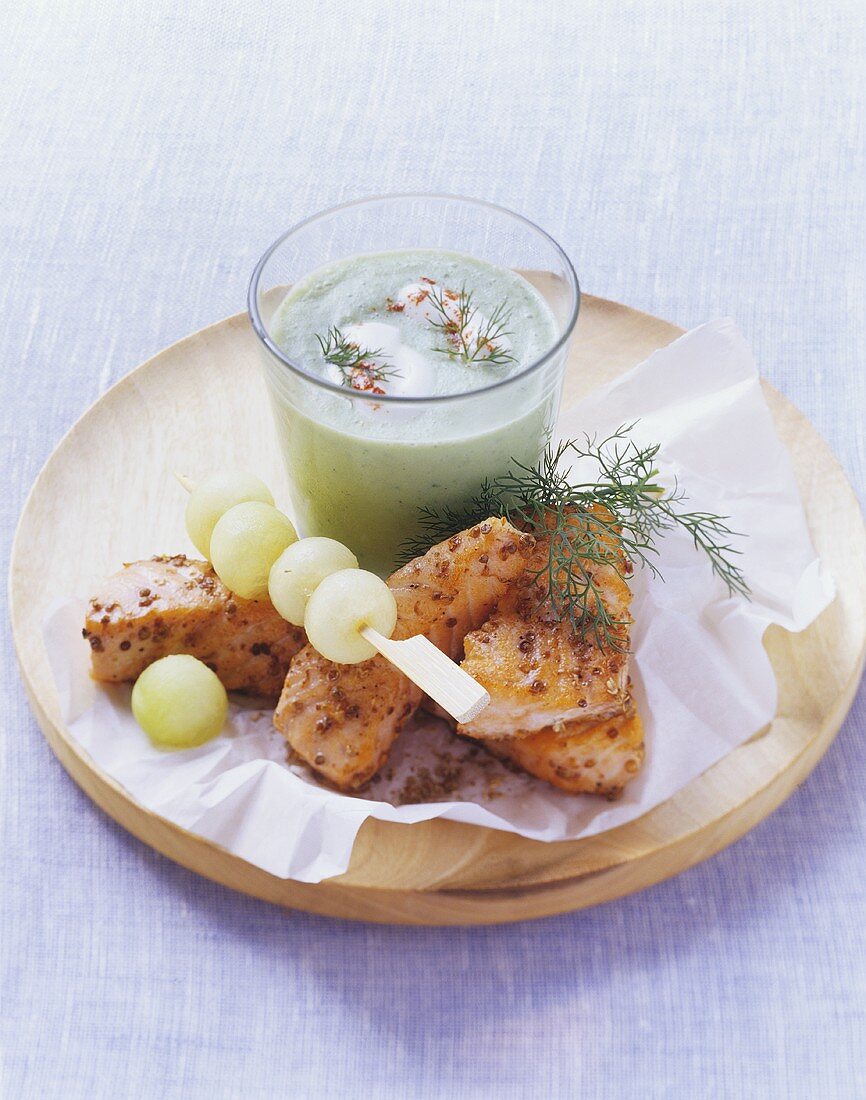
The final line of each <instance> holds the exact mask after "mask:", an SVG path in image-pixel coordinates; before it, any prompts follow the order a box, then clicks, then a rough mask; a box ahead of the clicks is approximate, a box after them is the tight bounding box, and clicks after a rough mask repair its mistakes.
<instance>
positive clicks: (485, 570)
mask: <svg viewBox="0 0 866 1100" xmlns="http://www.w3.org/2000/svg"><path fill="white" fill-rule="evenodd" d="M534 544H535V540H534V539H533V538H532V537H531V536H529V535H524V534H521V532H520V531H518V530H516V529H515V528H514V527H512V526H511V524H509V523H507V522H506V521H505V520H501V519H490V520H487V521H485V522H484V523H479V524H477V525H476V526H474V527H472V528H469V529H468V530H466V531H462V532H461V533H460V534H458V535H454V536H453V537H452V538H450V539H448V540H446V541H445V542H442V543H440V544H439V545H437V546H434V547H433V548H432V549H431V550H429V551H428V552H427V553H426V554H424V555H423V557H419V558H415V559H414V560H413V561H411V562H409V564H408V565H405V566H403V567H402V568H401V569H398V570H397V571H396V572H395V573H394V574H393V575H392V576H391V577H390V578H389V580H388V585H389V587H390V588H391V591H392V592H393V593H394V597H395V599H396V601H397V626H396V628H395V630H394V634H393V637H394V638H395V639H397V640H400V639H403V638H409V637H412V636H413V635H416V634H424V635H426V636H427V637H428V638H429V639H430V640H431V641H432V642H433V643H434V644H435V645H436V646H438V647H439V648H440V649H441V650H442V651H443V652H444V653H447V654H448V656H449V657H451V658H452V659H456V660H459V659H460V657H461V656H462V653H463V638H464V637H465V635H466V633H467V632H468V631H470V630H472V629H473V628H475V627H477V626H480V625H481V623H483V622H485V621H486V620H487V619H488V618H489V616H490V615H491V613H492V612H493V610H494V608H495V607H496V604H497V602H498V601H499V600H500V599H502V598H503V596H504V595H505V594H506V593H507V591H508V590H509V586H510V585H511V584H513V582H514V581H515V580H516V579H517V578H518V577H519V576H520V575H521V574H522V573H523V570H524V568H525V565H526V561H527V558H528V556H529V554H530V552H531V550H532V548H533V546H534ZM421 701H422V694H421V691H420V690H419V689H418V688H417V687H416V686H415V685H414V684H413V683H412V682H411V681H410V680H409V679H408V678H407V677H405V676H404V675H403V674H402V673H401V672H398V671H397V670H396V669H395V668H394V667H393V665H391V664H389V663H388V662H387V661H386V660H385V659H384V658H383V657H378V656H377V657H373V658H372V659H371V660H369V661H363V662H361V663H360V664H357V665H340V664H334V663H333V662H331V661H328V660H326V659H325V658H324V657H322V656H321V655H320V654H319V653H317V652H316V651H315V650H314V649H313V648H312V646H309V645H308V646H306V647H305V648H304V649H302V650H301V652H300V653H298V654H297V656H296V657H295V658H294V659H293V660H292V663H291V667H290V669H289V673H288V676H287V677H286V682H285V686H284V688H283V693H282V696H281V697H280V702H279V705H278V707H277V710H276V713H275V715H274V725H275V726H276V728H277V729H278V730H279V731H280V733H282V734H283V736H284V737H285V738H286V740H287V742H288V744H289V746H290V748H291V749H292V751H293V752H294V754H295V755H296V756H297V757H299V758H300V759H302V760H303V761H305V762H306V763H307V764H308V765H309V766H310V767H311V768H312V769H313V770H314V771H315V772H317V773H318V774H319V775H320V776H322V777H323V778H325V779H327V780H328V781H329V782H330V783H332V784H333V785H334V786H336V787H339V788H340V789H341V790H347V791H348V790H357V789H358V788H359V787H362V786H363V785H364V784H365V783H367V782H368V781H369V780H370V779H371V778H372V777H373V776H374V775H375V774H376V772H377V771H378V770H379V769H380V768H381V767H382V765H383V764H384V763H385V760H386V759H387V756H388V752H389V750H390V748H391V745H392V744H393V743H394V740H395V739H396V737H397V735H398V734H399V732H400V730H401V729H402V728H403V726H404V725H405V724H406V721H407V720H408V719H409V717H410V716H411V715H412V714H413V713H414V712H415V710H416V709H417V708H418V706H419V705H420V704H421Z"/></svg>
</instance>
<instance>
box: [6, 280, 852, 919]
mask: <svg viewBox="0 0 866 1100" xmlns="http://www.w3.org/2000/svg"><path fill="white" fill-rule="evenodd" d="M678 335H680V330H679V329H677V328H675V327H674V326H673V325H670V324H668V323H667V322H665V321H661V320H658V319H656V318H653V317H648V316H646V315H645V314H641V313H638V312H636V311H635V310H632V309H628V308H626V307H625V306H622V305H618V304H616V303H615V302H608V301H605V300H603V299H599V298H590V297H587V298H585V299H584V302H583V308H582V311H581V319H580V324H579V327H578V331H577V336H576V339H575V341H574V351H573V354H572V358H571V363H570V370H569V377H568V381H567V387H566V388H567V393H566V404H570V403H572V402H573V401H574V400H575V399H576V398H577V397H579V396H580V395H581V394H582V393H584V392H585V391H587V390H588V389H590V388H592V387H593V386H595V385H597V384H599V383H600V382H603V381H606V380H608V379H610V378H613V377H615V376H616V375H618V374H619V373H621V372H622V371H623V370H625V369H627V368H628V367H631V366H633V365H634V364H635V363H637V362H639V361H640V360H641V359H643V358H645V357H646V356H647V355H648V354H649V353H650V352H652V351H654V350H655V349H656V348H659V347H663V346H664V345H666V344H668V343H670V341H671V340H673V339H675V338H676V337H677V336H678ZM766 392H767V398H768V400H769V403H770V407H771V408H772V410H773V415H774V417H775V420H776V425H777V428H778V430H779V433H780V435H781V437H782V439H783V440H784V441H785V443H786V445H787V446H788V448H789V449H790V451H791V454H792V456H793V460H794V465H795V469H796V472H797V477H798V479H799V483H800V488H801V491H802V494H803V499H804V501H805V504H806V509H807V512H808V516H809V523H810V526H811V530H812V535H813V537H814V540H815V544H816V547H817V549H818V551H819V553H820V554H821V556H822V557H823V558H824V560H825V561H826V563H827V564H828V566H829V567H830V568H831V569H832V571H833V573H834V575H835V577H836V579H837V583H838V584H839V596H838V598H837V600H836V601H835V603H834V604H833V605H832V606H831V607H830V608H828V609H827V611H826V612H825V613H824V614H823V615H822V616H821V617H820V619H819V620H818V621H817V622H816V623H814V624H813V625H812V626H811V627H810V628H809V630H807V631H805V632H803V633H802V634H798V635H792V634H786V633H785V632H783V631H782V630H779V629H776V628H773V629H771V630H770V631H769V633H768V635H767V638H766V645H767V648H768V650H769V653H770V656H771V658H772V661H773V666H774V668H775V670H776V675H777V677H778V680H779V687H780V697H779V712H778V714H777V715H776V718H775V719H774V721H773V723H772V724H771V725H770V726H769V727H768V729H767V730H766V731H763V732H762V733H761V734H760V735H759V736H757V737H755V738H753V739H752V740H751V741H750V742H748V743H747V744H745V745H743V746H741V747H740V748H738V749H736V750H735V751H734V752H732V753H730V754H729V755H728V756H727V757H725V759H723V760H721V761H720V762H719V763H718V764H716V765H715V766H714V767H713V768H712V769H711V770H710V771H709V772H707V773H705V774H704V775H703V776H701V777H700V778H699V779H696V780H695V781H694V782H693V783H691V784H689V785H688V786H687V787H686V788H685V789H684V790H682V791H680V793H679V794H677V795H676V796H675V797H674V798H672V799H670V800H669V801H668V802H665V803H664V804H663V805H661V806H659V807H658V808H657V809H655V810H653V811H652V812H651V813H648V814H646V815H644V816H643V817H642V818H640V819H639V820H637V821H634V822H632V823H630V824H628V825H623V826H621V827H620V828H617V829H614V830H611V831H609V832H606V833H604V834H602V835H601V836H597V837H592V838H591V839H589V840H579V841H568V842H558V843H553V844H544V843H541V842H539V841H532V840H524V839H522V838H520V837H516V836H512V835H510V834H507V833H502V832H495V831H492V830H487V829H482V828H478V827H474V826H469V825H462V824H458V823H455V822H450V821H431V822H426V823H423V824H418V825H393V824H388V823H385V822H380V821H368V822H367V823H365V825H364V827H363V828H362V829H361V832H360V834H359V836H358V840H357V843H356V845H355V849H354V853H353V856H352V862H351V866H350V868H349V870H348V871H347V872H346V873H345V874H344V875H341V876H340V877H339V878H333V879H330V880H328V881H326V882H323V883H321V884H318V885H307V884H303V883H298V882H290V881H285V880H283V879H278V878H274V877H273V876H271V875H268V874H266V873H265V872H264V871H261V870H259V869H257V868H255V867H252V866H250V864H248V863H245V862H244V861H243V860H241V859H239V858H237V857H236V856H233V855H231V854H230V853H228V852H226V851H225V850H224V849H222V848H220V847H219V846H217V845H215V844H212V843H210V842H209V841H206V840H203V839H202V838H201V837H198V836H195V835H194V834H192V833H189V832H187V831H185V830H184V829H181V828H178V827H177V826H176V825H173V824H171V823H170V822H168V821H166V820H164V819H163V818H160V817H158V816H156V815H155V814H153V813H151V812H150V811H149V810H147V809H145V808H144V807H142V806H140V805H139V804H137V803H136V802H135V801H133V799H132V798H130V797H129V795H127V793H126V792H125V791H124V790H123V789H122V788H121V787H120V786H118V785H117V784H116V783H115V782H114V781H113V780H112V779H111V778H110V777H109V776H107V775H106V774H104V773H103V772H101V771H100V770H99V769H98V768H97V767H95V766H94V764H93V762H92V761H91V760H90V759H89V758H88V756H87V755H86V754H85V753H84V752H83V751H82V750H81V749H80V748H79V747H78V745H77V744H76V743H75V741H73V740H72V738H71V737H70V736H69V735H68V733H67V731H66V730H65V729H64V727H63V724H62V721H61V719H60V715H59V709H58V703H57V698H56V694H55V690H54V685H53V681H52V678H51V673H50V671H49V667H48V662H47V658H46V655H45V651H44V648H43V645H42V640H41V623H42V620H43V617H44V614H45V610H46V608H47V606H48V604H49V603H50V602H51V601H52V600H53V599H55V598H56V597H58V596H65V595H70V594H75V593H78V594H81V595H86V594H87V593H88V592H89V591H90V590H91V588H92V587H93V585H94V584H95V583H96V582H97V581H98V580H99V579H100V578H102V577H103V576H105V575H106V574H108V573H110V572H112V571H113V570H115V569H116V568H117V565H118V563H119V562H121V561H132V560H135V559H136V558H140V557H146V556H149V555H150V554H152V553H154V552H160V551H171V552H173V551H175V550H177V549H181V548H187V546H188V544H187V540H186V537H185V535H184V532H183V517H182V512H183V509H182V506H181V501H180V499H179V498H178V489H177V485H176V483H175V482H174V479H173V478H172V477H171V470H172V469H182V470H186V471H190V472H193V473H194V472H195V471H196V470H204V469H207V468H209V467H213V466H220V465H223V464H225V463H227V462H229V463H231V462H238V463H240V464H241V465H243V466H245V467H247V468H250V469H254V470H257V471H258V472H259V473H261V474H262V476H263V477H264V478H265V479H266V480H267V481H268V482H269V483H271V484H272V485H273V486H274V488H275V490H276V491H277V499H283V500H285V499H287V498H286V485H285V474H284V471H283V470H282V468H281V463H280V459H279V457H278V455H277V447H276V444H275V441H274V438H273V435H272V429H271V419H270V410H269V408H268V406H267V400H266V395H265V391H264V384H263V382H262V380H261V378H260V371H259V364H258V349H257V347H256V343H255V338H254V336H253V333H252V331H251V329H250V327H249V324H248V322H247V319H246V315H244V314H239V315H238V316H236V317H231V318H229V319H228V320H226V321H222V322H220V323H219V324H216V325H212V326H211V327H210V328H207V329H204V330H203V331H201V332H198V333H196V334H195V335H193V336H189V337H187V338H186V339H185V340H181V341H180V342H179V343H177V344H174V345H173V346H172V347H170V348H167V349H166V350H165V351H163V352H161V353H160V354H159V355H157V356H155V357H154V358H153V359H151V360H149V361H148V362H146V363H144V364H143V365H142V366H141V367H139V368H138V369H137V370H135V371H133V372H132V373H131V374H130V375H128V376H127V377H126V378H124V379H123V380H122V381H120V382H119V383H118V384H117V385H116V386H114V387H113V388H112V389H111V390H109V392H108V393H107V394H105V396H104V397H102V398H101V399H100V400H99V401H98V402H97V403H96V404H95V405H94V406H93V407H92V408H91V409H89V410H88V412H87V413H85V415H84V416H83V417H82V418H81V420H79V421H78V423H77V424H76V425H75V426H74V427H73V428H72V430H71V431H70V432H69V433H68V435H67V436H66V437H65V438H64V439H63V440H62V441H61V443H60V444H59V445H58V447H57V449H56V450H55V451H54V453H53V455H52V456H51V458H50V459H49V460H48V462H47V463H46V465H45V468H44V469H43V470H42V473H41V474H40V475H39V478H38V479H37V481H36V484H35V485H34V487H33V490H32V492H31V494H30V497H29V499H28V501H27V504H26V506H25V508H24V512H23V515H22V517H21V521H20V524H19V527H18V533H17V536H16V540H15V545H14V548H13V554H12V569H11V579H10V589H11V608H12V623H13V632H14V636H15V643H16V646H17V650H18V656H19V660H20V663H21V669H22V673H23V677H24V682H25V685H26V687H27V691H28V693H29V696H30V699H31V702H32V704H33V709H34V711H35V712H36V716H37V718H38V720H39V724H40V726H41V727H42V729H43V731H44V733H45V736H46V738H47V739H48V742H49V744H50V745H51V747H52V749H53V750H54V752H55V753H56V754H57V756H58V758H59V759H60V761H61V763H62V764H63V766H64V767H65V768H66V770H67V771H68V772H69V773H70V775H71V776H72V777H73V778H74V779H75V781H76V782H77V783H78V784H79V785H80V786H81V787H82V788H83V789H84V790H85V791H86V792H87V793H88V794H89V795H90V797H91V798H92V799H93V800H94V801H95V802H96V803H97V804H98V805H100V806H101V807H102V808H103V809H104V810H105V811H106V812H107V813H108V814H110V815H111V816H112V817H113V818H114V819H115V820H116V821H118V822H120V823H121V824H122V825H123V826H124V827H125V828H127V829H128V830H129V831H130V832H132V833H133V834H134V835H135V836H137V837H139V838H140V839H141V840H143V841H144V842H145V843H146V844H149V845H151V846H152V847H153V848H156V849H157V850H158V851H160V852H162V853H163V854H164V855H167V856H168V857H169V858H171V859H174V860H176V861H177V862H178V863H181V864H183V865H184V866H185V867H189V868H190V869H192V870H194V871H197V872H198V873H199V874H202V875H206V876H207V877H209V878H211V879H215V880H216V881H217V882H221V883H223V884H225V885H226V886H230V887H232V888H233V889H236V890H242V891H244V892H246V893H248V894H253V895H255V896H256V897H260V898H264V899H265V900H267V901H273V902H277V903H278V904H281V905H285V906H293V907H296V908H299V909H306V910H310V911H312V912H316V913H327V914H330V915H333V916H340V917H348V918H352V919H357V920H374V921H383V922H395V923H406V924H486V923H495V922H500V921H513V920H522V919H525V918H528V917H540V916H546V915H548V914H551V913H560V912H563V911H565V910H569V909H578V908H581V907H584V906H588V905H595V904H598V903H599V902H603V901H609V900H610V899H612V898H616V897H620V896H621V895H623V894H627V893H630V892H631V891H634V890H639V889H641V888H643V887H645V886H649V885H650V884H652V883H655V882H659V881H660V880H661V879H664V878H667V877H669V876H671V875H674V874H676V873H677V872H679V871H682V870H683V869H684V868H686V867H690V866H692V865H693V864H695V863H697V862H699V861H700V860H702V859H706V858H707V856H710V855H712V854H713V853H714V852H717V851H719V850H720V849H722V848H724V847H725V846H726V845H728V844H730V843H731V842H732V841H734V840H736V839H737V838H738V837H740V836H742V835H743V833H745V832H746V831H747V830H748V829H750V828H751V827H752V826H753V825H755V824H756V823H757V822H759V821H760V820H761V819H762V818H764V817H766V816H767V814H769V813H770V812H771V811H772V810H773V809H774V808H775V807H776V806H778V805H779V803H780V802H782V801H783V799H785V798H786V797H787V796H788V795H789V794H790V793H791V792H792V791H793V790H794V788H795V787H796V786H797V785H798V784H799V783H801V782H802V781H803V779H805V777H806V776H807V775H808V774H809V772H810V771H811V770H812V768H814V767H815V765H816V763H817V762H818V760H819V759H820V757H821V756H822V755H823V753H824V751H825V750H826V749H827V746H828V745H829V744H830V742H831V741H832V739H833V737H834V735H835V734H836V731H837V730H838V729H839V726H840V725H841V723H842V720H843V718H844V716H845V714H846V712H847V710H848V708H849V706H850V704H851V701H852V699H853V696H854V693H855V691H856V688H857V683H858V681H859V678H860V674H861V671H862V668H863V660H864V645H866V578H864V572H863V562H864V560H866V531H864V525H863V519H862V516H861V514H860V511H859V508H858V505H857V502H856V499H855V497H854V494H853V492H852V490H851V487H850V486H849V484H848V482H847V481H846V479H845V475H844V474H843V472H842V470H841V469H840V467H839V465H838V463H837V462H836V460H835V458H834V457H833V455H832V454H831V452H830V450H829V449H828V447H827V446H826V444H825V443H824V442H823V440H822V439H821V438H820V437H819V436H818V434H817V433H816V432H815V430H814V429H813V428H812V427H811V426H810V424H809V423H808V422H807V421H806V420H805V419H804V418H803V416H802V415H801V414H800V413H799V412H797V410H796V409H795V408H794V407H793V406H792V405H790V404H789V403H788V402H787V401H786V400H785V399H784V398H783V397H781V396H780V395H779V394H778V393H777V392H776V391H775V390H773V389H771V388H770V387H767V388H766Z"/></svg>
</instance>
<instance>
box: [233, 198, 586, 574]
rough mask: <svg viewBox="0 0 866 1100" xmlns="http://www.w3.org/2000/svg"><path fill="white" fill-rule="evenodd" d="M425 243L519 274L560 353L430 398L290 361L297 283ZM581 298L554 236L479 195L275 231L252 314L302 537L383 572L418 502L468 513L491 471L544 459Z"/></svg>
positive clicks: (341, 213)
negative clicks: (275, 326) (336, 266)
mask: <svg viewBox="0 0 866 1100" xmlns="http://www.w3.org/2000/svg"><path fill="white" fill-rule="evenodd" d="M417 248H437V249H446V250H448V251H451V252H462V253H466V254H469V255H473V256H476V257H478V258H479V259H482V260H487V261H488V262H490V263H493V264H497V265H499V266H500V267H510V268H514V269H517V270H519V271H520V272H521V273H522V274H523V275H525V276H526V277H527V278H528V279H529V280H530V282H532V283H533V284H534V285H535V286H536V287H537V289H538V290H539V291H540V292H541V293H542V294H543V295H544V297H545V299H546V300H547V302H548V304H549V306H550V308H551V311H552V313H553V315H554V318H555V319H556V325H557V336H556V339H555V341H554V342H553V344H552V345H551V347H549V348H548V349H547V350H546V351H545V353H544V354H543V355H542V356H541V357H540V358H538V359H536V360H535V362H533V363H530V364H528V365H527V366H526V367H524V368H523V369H522V370H521V371H519V372H518V373H516V374H513V375H511V376H510V377H508V378H505V379H503V380H501V381H497V382H495V383H493V384H492V385H488V386H485V387H483V388H481V389H477V390H472V391H470V392H468V393H457V394H448V395H444V396H436V397H429V398H425V397H414V396H397V395H384V396H383V395H378V394H374V393H369V392H359V391H356V390H347V388H345V387H342V386H339V385H335V384H334V383H332V382H330V381H328V380H327V379H325V378H322V377H320V376H319V375H317V374H315V373H313V371H312V370H309V369H307V368H306V367H305V366H304V364H303V363H299V362H293V361H292V360H291V359H290V358H289V357H288V356H287V355H286V354H285V352H284V351H283V350H282V349H281V348H280V347H279V346H278V345H277V343H276V342H275V340H274V339H273V335H272V330H271V322H272V319H273V315H274V312H275V310H276V309H277V307H278V306H279V305H280V303H281V302H282V300H283V297H284V296H285V294H286V292H287V290H288V287H289V286H290V285H291V284H292V283H294V282H296V281H297V280H298V279H300V278H301V277H303V276H305V275H308V274H309V273H310V272H311V271H313V270H314V269H316V268H318V267H321V266H323V265H324V264H327V263H330V262H333V261H335V260H341V259H345V258H348V257H350V256H357V255H362V254H365V253H371V252H384V251H392V250H399V249H417ZM579 306H580V289H579V286H578V282H577V276H576V275H575V273H574V268H573V267H572V265H571V262H570V261H569V259H568V257H567V256H566V255H565V253H564V252H563V250H562V249H561V248H560V246H559V245H558V244H557V243H556V241H554V240H553V238H552V237H550V236H548V234H547V233H545V232H544V231H543V230H541V229H539V228H538V227H537V226H536V225H533V223H532V222H530V221H527V219H526V218H523V217H521V216H520V215H518V214H514V213H512V212H511V211H509V210H505V209H503V208H502V207H499V206H494V205H492V204H491V203H487V202H482V201H480V200H476V199H466V198H458V197H456V196H452V195H386V196H382V197H378V198H370V199H363V200H360V201H358V202H351V203H346V204H345V205H343V206H337V207H333V208H332V209H330V210H326V211H324V212H323V213H321V214H316V215H314V216H313V217H311V218H308V219H307V220H306V221H303V222H301V223H300V224H299V225H296V226H295V227H294V228H293V229H290V230H288V232H286V233H284V234H283V235H282V236H281V237H279V238H278V239H277V240H276V241H275V242H274V243H273V244H272V245H271V247H270V248H269V249H268V250H267V252H265V254H264V256H263V257H262V258H261V260H260V261H259V263H258V264H257V265H256V269H255V271H254V272H253V276H252V280H251V282H250V289H249V312H250V319H251V321H252V325H253V328H254V329H255V332H256V333H257V335H258V337H259V340H260V342H261V348H262V352H263V357H264V366H265V375H266V378H267V382H268V388H269V391H270V395H271V402H272V406H273V411H274V418H275V421H276V426H277V431H278V434H279V437H280V442H281V445H282V449H283V454H284V458H285V461H286V463H287V465H288V471H289V478H290V482H291V486H292V497H293V501H292V502H293V505H294V509H295V518H296V520H297V523H298V527H299V530H300V532H301V534H302V535H327V536H329V537H331V538H335V539H338V540H339V541H340V542H343V543H345V544H346V545H347V546H349V547H350V548H351V549H352V550H353V551H354V552H355V554H357V556H358V558H359V560H360V562H361V565H362V566H363V567H364V568H366V569H371V570H373V571H374V572H377V573H379V574H380V575H382V576H385V575H387V574H388V573H389V572H390V571H391V570H392V569H393V568H394V566H395V564H396V562H397V561H398V560H399V555H400V546H401V544H402V543H403V542H404V540H406V539H407V538H410V537H414V536H416V535H417V533H418V518H419V509H420V508H422V507H427V508H433V509H441V508H442V507H443V506H451V507H459V506H460V505H461V503H463V502H464V501H465V500H466V499H467V498H468V497H470V496H472V495H473V494H474V493H476V492H477V491H478V489H479V488H480V486H481V483H482V482H483V481H484V479H485V478H487V477H492V476H496V475H497V474H502V473H504V472H505V471H506V470H507V469H508V468H509V466H512V465H513V464H514V462H515V461H516V462H521V463H524V464H527V465H533V464H534V463H535V462H537V461H538V459H539V457H540V455H541V453H542V451H543V449H544V447H545V445H546V443H547V441H548V439H549V438H550V435H551V433H552V431H553V428H554V425H555V423H556V417H557V414H558V411H559V400H560V394H561V390H562V378H563V373H564V370H565V364H566V358H567V354H568V346H569V342H570V339H571V335H572V332H573V330H574V326H575V323H576V321H577V314H578V309H579ZM374 406H375V410H373V407H374ZM373 411H375V415H373ZM365 414H366V415H365Z"/></svg>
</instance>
